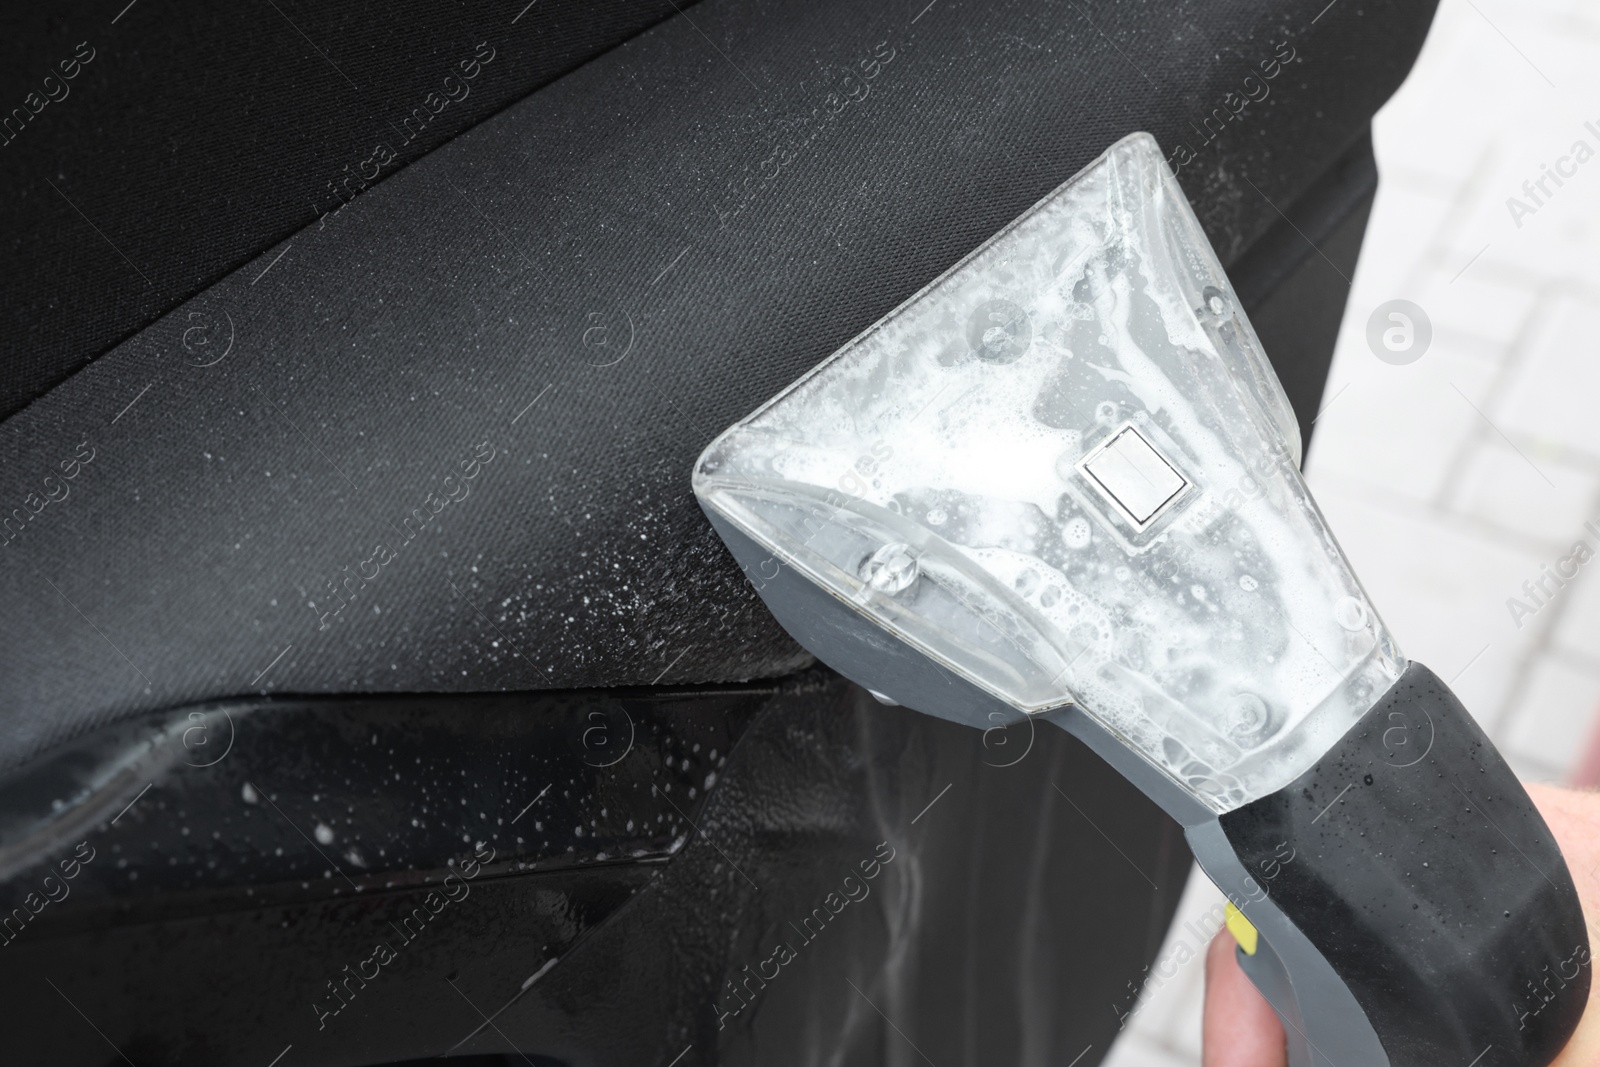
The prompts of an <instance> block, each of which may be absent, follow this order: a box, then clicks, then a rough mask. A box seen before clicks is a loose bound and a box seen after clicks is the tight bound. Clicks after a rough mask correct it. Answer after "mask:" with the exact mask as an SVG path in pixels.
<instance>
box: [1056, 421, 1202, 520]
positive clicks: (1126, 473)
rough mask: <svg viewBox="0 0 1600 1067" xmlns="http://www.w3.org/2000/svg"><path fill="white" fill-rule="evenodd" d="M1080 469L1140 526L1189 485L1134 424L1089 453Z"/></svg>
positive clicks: (1122, 428)
mask: <svg viewBox="0 0 1600 1067" xmlns="http://www.w3.org/2000/svg"><path fill="white" fill-rule="evenodd" d="M1078 468H1079V469H1080V470H1081V471H1083V473H1084V474H1085V475H1086V476H1087V477H1088V479H1089V481H1090V482H1092V483H1093V484H1094V485H1095V487H1096V488H1097V489H1099V490H1100V491H1101V492H1102V493H1103V494H1105V496H1106V497H1107V498H1108V499H1109V500H1110V501H1111V502H1112V503H1113V504H1115V505H1116V506H1117V510H1119V511H1121V512H1122V513H1123V514H1124V515H1125V516H1127V518H1128V519H1129V520H1130V521H1131V522H1132V523H1133V524H1134V525H1135V526H1137V527H1139V528H1140V529H1143V528H1144V527H1146V526H1148V525H1149V524H1150V523H1151V522H1152V521H1153V520H1154V519H1155V517H1156V516H1157V515H1159V514H1161V512H1162V510H1163V509H1165V508H1166V507H1167V505H1169V504H1171V503H1172V502H1173V501H1174V500H1176V499H1177V498H1178V496H1179V494H1181V493H1182V492H1183V491H1184V489H1186V488H1188V485H1189V482H1188V480H1187V479H1186V478H1184V476H1183V475H1181V474H1179V473H1178V472H1177V470H1176V468H1174V467H1173V466H1172V464H1171V463H1169V462H1167V460H1166V457H1164V456H1163V455H1162V454H1161V453H1160V452H1159V451H1158V450H1157V449H1156V447H1155V446H1154V445H1152V444H1151V443H1150V442H1149V441H1147V440H1145V437H1144V435H1143V434H1141V433H1140V432H1139V431H1138V429H1137V428H1136V427H1135V426H1134V425H1133V424H1132V423H1127V424H1125V425H1123V426H1122V427H1121V428H1120V429H1119V430H1117V432H1116V433H1114V434H1112V435H1111V438H1110V439H1109V440H1108V441H1106V442H1105V443H1104V444H1102V445H1101V446H1100V447H1099V448H1097V449H1095V450H1094V451H1093V452H1091V453H1090V454H1089V455H1087V456H1085V457H1084V459H1083V461H1082V462H1081V463H1079V464H1078Z"/></svg>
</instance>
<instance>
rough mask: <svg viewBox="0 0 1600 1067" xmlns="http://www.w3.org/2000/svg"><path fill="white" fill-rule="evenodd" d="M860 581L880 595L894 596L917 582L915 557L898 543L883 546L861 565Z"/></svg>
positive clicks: (909, 550)
mask: <svg viewBox="0 0 1600 1067" xmlns="http://www.w3.org/2000/svg"><path fill="white" fill-rule="evenodd" d="M861 580H862V581H864V582H866V583H867V585H868V586H869V587H871V588H872V589H875V590H877V591H878V592H880V593H887V594H889V595H890V596H894V595H895V594H896V593H902V592H904V591H905V590H907V589H909V588H910V587H911V583H912V582H915V581H916V580H917V557H916V555H915V554H913V553H912V551H911V546H910V545H907V544H903V543H901V542H899V541H896V542H893V543H891V544H887V545H884V546H883V547H882V548H880V549H878V551H876V552H874V553H873V554H872V555H871V556H870V557H868V558H867V561H866V562H865V563H863V564H862V565H861Z"/></svg>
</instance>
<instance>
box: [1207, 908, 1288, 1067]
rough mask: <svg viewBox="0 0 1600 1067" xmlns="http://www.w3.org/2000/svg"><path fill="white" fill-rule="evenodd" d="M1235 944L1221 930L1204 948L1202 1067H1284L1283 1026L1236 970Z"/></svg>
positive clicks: (1286, 1064)
mask: <svg viewBox="0 0 1600 1067" xmlns="http://www.w3.org/2000/svg"><path fill="white" fill-rule="evenodd" d="M1235 944H1236V942H1235V941H1234V939H1233V935H1232V934H1230V933H1228V931H1226V930H1223V931H1222V932H1221V933H1219V934H1217V936H1216V937H1214V938H1212V939H1211V946H1210V947H1209V948H1207V949H1206V1006H1205V1018H1204V1020H1203V1022H1202V1025H1201V1035H1202V1038H1201V1040H1202V1047H1203V1051H1202V1052H1201V1062H1202V1064H1203V1067H1288V1064H1289V1053H1288V1051H1287V1050H1286V1049H1285V1047H1284V1039H1283V1024H1282V1023H1281V1022H1279V1021H1278V1013H1277V1012H1275V1011H1273V1010H1272V1005H1270V1004H1268V1003H1267V1001H1266V998H1265V997H1263V996H1262V995H1261V994H1260V993H1259V992H1257V991H1256V987H1255V986H1253V985H1251V984H1250V979H1248V978H1246V977H1245V974H1244V971H1242V970H1240V969H1239V961H1238V959H1237V958H1236V957H1235V956H1234V945H1235Z"/></svg>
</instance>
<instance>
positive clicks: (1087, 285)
mask: <svg viewBox="0 0 1600 1067" xmlns="http://www.w3.org/2000/svg"><path fill="white" fill-rule="evenodd" d="M1299 462H1300V448H1299V432H1298V428H1297V425H1296V423H1295V420H1294V416H1293V414H1292V412H1291V410H1290V408H1289V405H1288V403H1287V400H1286V399H1285V397H1284V396H1283V391H1282V388H1281V387H1280V386H1279V384H1278V381H1277V378H1276V376H1275V375H1274V374H1273V372H1272V370H1271V367H1270V365H1269V364H1268V363H1267V361H1266V360H1265V358H1264V357H1263V355H1262V353H1261V349H1260V342H1259V341H1258V340H1257V339H1256V336H1255V333H1254V331H1253V330H1251V328H1250V325H1249V323H1248V322H1247V321H1246V320H1245V317H1244V314H1243V312H1242V311H1241V310H1240V309H1239V308H1238V306H1237V304H1236V302H1235V299H1234V296H1233V294H1232V291H1231V289H1230V287H1229V286H1228V282H1227V278H1226V276H1225V275H1224V273H1223V271H1222V267H1221V265H1220V264H1219V263H1218V262H1217V260H1216V257H1215V255H1214V254H1213V252H1212V250H1211V247H1210V244H1209V243H1208V242H1207V240H1206V238H1205V235H1204V234H1203V232H1202V231H1201V229H1200V227H1199V224H1198V222H1197V221H1196V220H1195V217H1194V215H1193V213H1192V212H1191V210H1190V209H1189V205H1188V202H1187V201H1186V199H1185V198H1184V195H1183V193H1182V190H1181V189H1180V188H1179V187H1178V185H1177V182H1176V181H1175V180H1174V179H1173V177H1172V175H1171V173H1170V171H1168V169H1167V167H1166V164H1165V162H1164V161H1163V159H1162V157H1161V154H1160V151H1159V149H1158V148H1157V146H1156V143H1155V141H1154V139H1153V138H1151V137H1150V136H1149V135H1148V134H1134V135H1132V136H1130V137H1128V138H1125V139H1124V140H1122V141H1119V142H1118V143H1117V144H1115V145H1113V146H1112V147H1111V148H1110V149H1109V150H1108V151H1107V152H1106V153H1105V155H1103V156H1101V157H1100V159H1098V160H1097V161H1096V162H1095V163H1093V164H1092V165H1090V166H1089V167H1088V168H1086V169H1085V170H1084V171H1082V172H1081V173H1079V174H1078V175H1076V176H1075V177H1073V178H1072V179H1071V180H1070V181H1068V182H1067V183H1066V184H1065V185H1063V186H1061V187H1060V188H1059V189H1057V190H1056V191H1055V192H1053V193H1052V194H1050V195H1049V196H1048V197H1046V198H1045V199H1044V200H1043V201H1042V202H1040V203H1039V204H1038V205H1037V206H1036V207H1034V208H1033V209H1031V210H1030V211H1029V212H1028V213H1027V214H1026V215H1024V216H1023V217H1022V218H1020V219H1018V220H1017V221H1016V222H1014V223H1012V224H1011V226H1009V227H1008V228H1007V229H1005V230H1004V231H1002V232H1001V233H1000V234H998V235H996V236H995V237H994V238H993V239H992V240H990V241H989V242H988V243H987V244H985V245H984V246H983V247H982V248H980V249H978V250H977V251H976V252H974V253H973V254H972V255H971V256H969V257H967V259H965V260H963V261H962V262H961V263H960V264H958V265H957V266H956V267H954V268H952V269H951V270H950V271H949V272H948V273H946V274H945V275H944V276H943V277H941V278H940V279H938V280H937V281H936V282H934V283H933V284H931V285H930V286H928V287H927V288H926V289H924V290H923V291H922V292H921V293H919V294H917V295H916V296H915V297H913V298H912V299H911V300H909V301H907V302H906V303H905V304H903V305H902V306H901V307H899V308H898V309H896V310H895V311H894V312H892V313H891V314H889V315H888V316H887V317H886V318H884V319H883V320H882V321H880V322H879V323H877V324H876V325H874V326H873V327H872V328H870V329H869V330H867V331H866V332H865V333H863V334H862V335H861V336H860V337H858V338H856V339H855V340H854V341H852V342H851V343H850V344H848V345H846V346H845V347H844V348H843V349H841V350H840V351H839V352H837V353H836V354H835V355H833V356H832V357H831V358H829V359H828V360H827V361H826V362H824V363H823V364H821V365H820V366H819V367H817V368H816V370H814V371H813V372H812V373H810V374H809V375H807V376H806V377H804V378H802V379H801V380H800V381H798V382H796V383H795V384H794V385H793V386H791V387H790V388H789V389H787V390H786V391H785V392H783V393H782V394H780V395H779V396H778V397H776V398H775V399H773V400H772V401H771V402H769V403H768V404H767V405H766V406H764V407H763V408H762V409H761V410H759V411H758V412H756V413H755V414H753V415H751V416H750V417H749V418H747V419H745V420H743V421H742V422H740V423H738V424H736V425H735V426H733V427H732V428H730V429H729V430H728V431H727V432H726V433H724V434H723V435H722V436H721V437H719V438H718V439H717V440H716V441H715V442H713V443H712V444H711V446H710V447H708V448H707V449H706V451H705V453H704V454H703V455H702V456H701V458H700V462H699V463H698V465H697V467H696V471H695V478H694V487H695V492H696V494H697V495H698V496H699V497H700V499H701V501H702V503H703V504H704V505H705V506H706V507H708V508H710V509H713V510H714V511H715V512H717V513H718V514H720V515H722V516H724V517H725V518H726V519H727V520H729V521H731V522H732V523H734V524H735V525H737V526H738V527H739V528H740V529H742V530H743V531H744V532H745V533H747V534H748V535H750V536H751V537H752V538H754V539H755V540H756V541H757V542H759V543H761V544H763V545H765V546H766V547H767V548H769V549H770V550H771V552H772V553H773V554H774V556H775V557H776V558H777V559H778V560H780V561H781V562H783V563H785V564H787V565H789V566H792V567H794V568H795V569H796V570H798V571H799V572H801V573H803V574H804V575H806V576H808V577H809V578H810V579H811V580H812V581H814V582H817V583H818V584H820V585H821V586H823V587H824V588H826V589H827V590H829V591H830V592H832V593H833V594H834V595H835V596H837V597H838V598H840V599H841V600H842V601H844V602H846V603H848V604H849V605H851V606H853V607H854V609H855V610H857V611H859V612H861V613H863V614H864V615H866V616H868V617H869V618H871V619H872V620H874V621H875V622H877V623H878V624H880V625H881V626H883V627H885V628H887V629H888V630H889V631H891V632H892V633H894V634H895V635H897V636H898V637H899V638H901V639H902V640H904V641H907V642H909V643H910V644H912V645H913V646H915V647H916V648H918V649H920V650H921V651H922V652H924V653H925V654H927V655H928V656H930V657H932V658H933V659H934V660H935V661H936V662H937V663H939V664H941V665H942V666H944V667H946V668H947V669H949V670H952V671H954V672H957V673H958V674H960V675H961V676H963V677H965V678H966V679H968V680H969V681H971V682H973V683H975V684H976V685H978V686H980V687H982V688H984V689H986V690H988V691H989V692H991V693H993V694H995V695H996V696H997V697H999V698H1001V699H1002V700H1004V701H1006V702H1008V703H1010V704H1011V705H1013V706H1015V707H1017V708H1019V709H1021V710H1023V711H1027V712H1039V711H1044V710H1048V709H1051V708H1054V707H1059V706H1060V705H1062V704H1065V703H1069V702H1070V703H1077V704H1079V705H1080V706H1081V707H1082V708H1083V709H1084V710H1085V711H1086V712H1087V713H1088V714H1089V715H1091V716H1093V717H1094V718H1095V719H1096V720H1097V721H1098V722H1100V723H1101V724H1102V725H1104V726H1105V727H1106V728H1107V729H1109V730H1110V731H1112V732H1113V733H1115V734H1117V735H1119V736H1120V737H1121V738H1122V739H1123V741H1124V742H1125V743H1126V744H1128V745H1129V746H1130V747H1131V748H1133V749H1134V750H1135V751H1137V752H1139V753H1141V754H1142V755H1143V756H1144V757H1145V758H1147V759H1148V760H1149V761H1150V762H1151V763H1153V764H1154V765H1156V766H1157V767H1158V768H1160V769H1162V770H1163V771H1164V772H1165V773H1167V774H1168V775H1170V776H1171V777H1172V778H1173V779H1175V780H1176V781H1177V782H1178V783H1180V784H1181V785H1183V786H1184V787H1185V788H1186V789H1188V790H1189V791H1190V792H1192V793H1193V794H1194V795H1195V796H1196V797H1198V798H1199V799H1200V800H1201V801H1202V802H1203V803H1205V804H1207V805H1208V806H1209V807H1211V808H1212V809H1213V810H1215V811H1218V812H1225V811H1229V810H1232V809H1233V808H1236V807H1238V806H1240V805H1243V804H1245V803H1248V802H1249V801H1251V800H1253V799H1255V798H1256V797H1259V796H1263V795H1265V794H1268V793H1271V792H1273V791H1275V790H1277V789H1279V788H1281V787H1282V786H1284V785H1285V784H1287V783H1288V782H1290V781H1292V780H1293V779H1294V778H1295V777H1297V776H1298V775H1299V774H1300V773H1301V772H1302V771H1304V770H1306V769H1307V768H1308V767H1309V766H1310V765H1311V764H1312V763H1314V762H1315V761H1316V760H1317V758H1318V757H1320V756H1321V754H1322V753H1323V752H1325V751H1326V750H1327V749H1328V748H1329V747H1330V746H1331V745H1332V743H1333V742H1334V741H1335V740H1337V738H1338V737H1340V736H1341V735H1342V734H1343V733H1344V732H1345V731H1346V730H1347V729H1348V728H1349V727H1350V725H1351V724H1352V723H1353V722H1354V721H1355V720H1356V719H1357V718H1358V717H1360V716H1361V715H1362V714H1363V713H1365V712H1366V710H1367V709H1368V708H1369V707H1371V705H1372V704H1373V703H1374V702H1375V701H1376V699H1377V698H1378V697H1379V696H1380V695H1381V694H1382V693H1383V692H1384V691H1385V690H1386V689H1387V688H1388V687H1389V685H1390V684H1391V683H1392V682H1394V680H1395V679H1396V678H1398V677H1399V675H1400V672H1401V671H1402V670H1403V669H1404V666H1405V663H1404V661H1403V659H1402V658H1401V656H1400V653H1399V651H1398V649H1397V648H1396V647H1395V645H1394V642H1393V641H1392V639H1391V638H1390V636H1389V634H1388V632H1387V631H1386V630H1385V628H1384V627H1383V624H1382V622H1381V621H1380V620H1379V619H1378V616H1377V613H1376V612H1375V611H1374V610H1373V609H1372V607H1371V606H1370V604H1369V603H1368V601H1367V598H1366V596H1365V594H1364V593H1363V591H1362V589H1361V586H1360V584H1359V583H1358V582H1357V580H1356V578H1355V575H1354V574H1353V573H1352V572H1351V569H1350V567H1349V565H1348V563H1347V562H1346V561H1345V559H1344V557H1343V554H1342V553H1341V552H1340V550H1339V547H1338V545H1337V543H1336V542H1335V541H1334V538H1333V535H1332V534H1331V533H1330V532H1329V531H1328V528H1327V526H1326V524H1325V523H1324V522H1323V519H1322V516H1321V514H1320V513H1319V512H1318V510H1317V507H1316V505H1315V503H1314V502H1313V501H1312V499H1311V496H1310V494H1309V492H1308V491H1307V489H1306V486H1305V483H1304V482H1303V481H1302V479H1301V477H1300V472H1299Z"/></svg>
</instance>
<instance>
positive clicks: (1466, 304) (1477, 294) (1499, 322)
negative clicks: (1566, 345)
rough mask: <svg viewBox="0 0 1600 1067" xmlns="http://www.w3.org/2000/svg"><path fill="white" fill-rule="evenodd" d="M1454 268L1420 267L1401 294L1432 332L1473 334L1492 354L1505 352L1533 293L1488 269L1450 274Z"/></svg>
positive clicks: (1526, 316)
mask: <svg viewBox="0 0 1600 1067" xmlns="http://www.w3.org/2000/svg"><path fill="white" fill-rule="evenodd" d="M1459 269H1460V268H1457V270H1456V271H1446V270H1443V269H1440V268H1438V267H1433V268H1430V269H1428V270H1425V271H1423V272H1422V274H1421V277H1420V278H1417V277H1414V278H1413V279H1412V280H1411V281H1410V284H1409V285H1408V287H1407V288H1408V290H1409V291H1408V292H1407V293H1406V294H1404V295H1405V296H1406V297H1407V299H1410V300H1412V301H1414V302H1415V303H1416V304H1417V305H1418V306H1420V307H1421V308H1422V309H1423V310H1424V311H1426V312H1427V313H1428V317H1429V319H1430V320H1431V321H1432V323H1433V328H1434V330H1435V332H1436V334H1438V335H1441V336H1443V335H1446V334H1456V335H1459V337H1460V338H1462V339H1465V338H1477V339H1480V340H1482V341H1485V342H1487V343H1488V344H1490V345H1491V346H1492V347H1493V350H1494V351H1495V352H1497V353H1503V352H1505V351H1506V350H1507V349H1508V348H1509V347H1510V345H1511V343H1512V342H1513V341H1514V340H1516V338H1517V337H1518V336H1519V335H1520V334H1521V333H1522V331H1523V329H1524V327H1525V326H1526V325H1527V323H1528V320H1529V317H1530V315H1531V314H1532V313H1533V310H1534V302H1535V301H1536V300H1537V299H1538V295H1539V294H1538V292H1537V291H1536V290H1535V288H1534V287H1533V286H1529V285H1527V284H1525V283H1519V282H1518V281H1508V280H1506V279H1505V278H1504V277H1492V276H1489V272H1488V271H1483V272H1480V273H1473V272H1470V271H1469V272H1468V273H1466V274H1462V275H1460V276H1459V277H1456V276H1454V275H1455V274H1456V273H1457V272H1458V271H1459ZM1396 295H1401V294H1396ZM1423 358H1427V357H1426V356H1424V357H1423Z"/></svg>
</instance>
